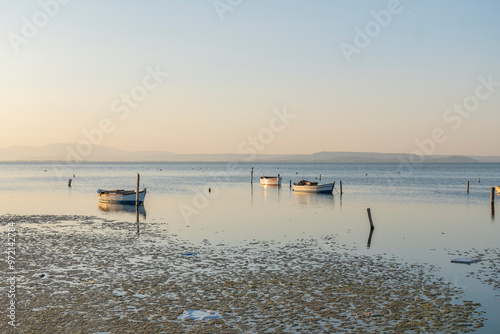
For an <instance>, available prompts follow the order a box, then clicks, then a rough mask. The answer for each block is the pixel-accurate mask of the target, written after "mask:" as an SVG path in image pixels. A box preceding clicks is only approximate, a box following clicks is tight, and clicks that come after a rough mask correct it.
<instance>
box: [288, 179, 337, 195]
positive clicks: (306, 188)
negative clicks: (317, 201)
mask: <svg viewBox="0 0 500 334" xmlns="http://www.w3.org/2000/svg"><path fill="white" fill-rule="evenodd" d="M334 186H335V182H333V183H326V184H318V182H310V181H307V180H300V181H299V182H297V183H294V184H293V186H292V189H293V191H300V192H308V193H331V192H332V191H333V187H334Z"/></svg>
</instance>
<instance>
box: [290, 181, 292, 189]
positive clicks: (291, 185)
mask: <svg viewBox="0 0 500 334" xmlns="http://www.w3.org/2000/svg"><path fill="white" fill-rule="evenodd" d="M290 189H292V180H290Z"/></svg>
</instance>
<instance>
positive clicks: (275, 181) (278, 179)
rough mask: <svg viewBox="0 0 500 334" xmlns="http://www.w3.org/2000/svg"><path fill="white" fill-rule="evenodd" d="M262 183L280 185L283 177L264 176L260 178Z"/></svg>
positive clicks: (264, 184)
mask: <svg viewBox="0 0 500 334" xmlns="http://www.w3.org/2000/svg"><path fill="white" fill-rule="evenodd" d="M260 184H261V185H263V186H280V185H281V177H279V176H278V177H270V176H262V177H261V178H260Z"/></svg>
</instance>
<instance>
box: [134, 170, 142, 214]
mask: <svg viewBox="0 0 500 334" xmlns="http://www.w3.org/2000/svg"><path fill="white" fill-rule="evenodd" d="M140 179H141V176H140V175H139V173H137V187H136V190H135V206H138V205H139V181H140Z"/></svg>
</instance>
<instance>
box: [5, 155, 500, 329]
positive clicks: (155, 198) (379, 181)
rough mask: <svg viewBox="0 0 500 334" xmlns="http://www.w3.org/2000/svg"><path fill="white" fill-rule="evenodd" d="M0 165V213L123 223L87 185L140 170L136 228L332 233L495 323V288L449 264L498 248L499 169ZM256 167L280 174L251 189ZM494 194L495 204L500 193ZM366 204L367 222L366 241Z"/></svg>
mask: <svg viewBox="0 0 500 334" xmlns="http://www.w3.org/2000/svg"><path fill="white" fill-rule="evenodd" d="M251 167H254V184H253V186H252V185H251V183H250V170H251ZM0 170H1V173H0V200H1V203H2V204H1V206H0V214H7V213H11V214H58V215H59V214H72V215H76V214H78V215H98V216H106V217H109V218H110V219H116V220H120V221H130V222H131V223H132V222H135V219H136V215H135V213H134V210H133V208H129V207H128V208H127V207H109V206H108V207H102V206H99V205H98V202H97V193H96V190H97V189H99V188H101V189H133V188H135V183H136V174H137V173H140V174H141V187H142V186H143V185H144V186H145V187H147V189H148V191H149V193H148V194H147V197H146V201H145V205H144V210H143V211H141V215H140V220H141V228H148V223H151V222H154V223H159V224H163V225H164V226H165V229H166V231H167V233H171V234H175V235H177V236H178V237H179V238H181V239H185V240H189V241H190V242H193V243H199V242H202V241H204V240H205V242H206V241H208V242H210V243H212V244H214V245H216V244H220V243H223V244H235V245H239V244H245V243H249V242H254V241H264V240H273V241H274V242H288V241H293V240H297V239H303V238H311V237H313V238H314V237H319V236H324V235H335V236H336V238H337V240H338V242H339V245H343V246H342V247H344V248H345V247H348V248H349V249H350V250H351V252H354V253H359V254H378V255H380V254H382V255H384V256H396V257H398V258H400V259H401V261H408V262H416V263H427V264H429V265H434V266H437V267H439V268H440V272H439V273H440V275H442V276H443V277H444V278H445V279H446V280H448V281H449V282H451V283H453V284H456V285H459V286H461V287H462V288H463V289H464V291H465V297H466V298H467V299H469V300H473V301H476V302H480V303H482V304H483V306H484V310H485V311H486V312H487V314H486V316H487V317H488V318H489V319H490V320H489V321H488V323H487V326H486V327H485V328H483V329H481V330H480V331H478V332H483V333H488V332H495V331H494V330H493V331H492V329H494V328H499V327H500V320H499V319H497V318H498V317H496V314H497V313H498V312H499V311H500V296H499V295H500V292H499V291H495V290H494V289H493V288H492V286H489V285H486V284H482V283H480V281H478V280H476V279H474V278H470V277H467V273H468V272H471V271H477V270H478V269H479V267H478V266H477V265H471V266H467V265H457V264H451V263H450V260H451V259H452V258H454V257H458V256H466V255H467V253H466V252H471V251H472V250H475V251H477V252H482V251H483V250H486V249H498V248H499V245H500V227H499V223H500V218H498V219H497V220H498V221H496V220H495V217H494V216H492V212H491V206H490V188H491V187H492V186H496V185H500V164H424V165H418V166H411V168H408V166H402V165H400V164H285V163H283V164H265V163H237V164H228V163H81V164H78V165H74V166H71V167H70V168H69V167H68V166H65V165H63V164H59V165H57V164H53V163H51V162H37V163H0ZM73 174H74V175H75V177H74V178H73V181H72V187H71V188H69V187H68V185H67V184H68V179H69V178H72V177H73ZM262 174H266V175H276V174H281V176H282V177H283V185H282V187H280V188H266V187H262V186H260V185H259V180H258V178H259V176H261V175H262ZM365 174H366V175H365ZM320 175H321V181H322V182H332V181H335V182H336V186H335V190H334V193H333V194H332V195H328V194H327V195H321V194H299V193H294V192H291V191H290V188H289V186H288V184H289V180H291V181H292V182H296V181H299V180H300V179H308V180H316V178H318V179H319V177H320ZM479 179H480V182H479ZM340 180H342V184H343V191H344V194H343V195H342V196H340V194H339V183H340ZM467 181H470V192H469V193H467V192H466V182H467ZM208 188H211V192H210V193H209V192H208ZM496 198H497V202H498V201H500V196H497V197H496ZM497 207H498V204H497ZM367 208H371V210H372V214H373V219H374V223H375V231H374V233H373V236H372V239H371V245H370V247H367V243H368V237H369V232H370V230H369V223H368V219H367V214H366V209H367ZM498 212H499V214H500V209H498Z"/></svg>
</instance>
